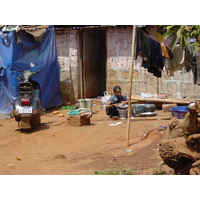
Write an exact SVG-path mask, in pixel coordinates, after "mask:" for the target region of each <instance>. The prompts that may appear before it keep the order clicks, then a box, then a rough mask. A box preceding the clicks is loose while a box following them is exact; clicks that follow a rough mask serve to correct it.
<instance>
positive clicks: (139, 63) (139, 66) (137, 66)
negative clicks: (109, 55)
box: [134, 55, 143, 71]
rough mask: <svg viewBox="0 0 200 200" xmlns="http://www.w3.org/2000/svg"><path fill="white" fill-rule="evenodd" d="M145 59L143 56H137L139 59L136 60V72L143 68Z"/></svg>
mask: <svg viewBox="0 0 200 200" xmlns="http://www.w3.org/2000/svg"><path fill="white" fill-rule="evenodd" d="M142 62H143V58H142V56H141V55H138V56H137V59H136V60H134V70H138V71H139V70H140V69H141V67H142Z"/></svg>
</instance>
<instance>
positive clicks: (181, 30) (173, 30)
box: [164, 25, 200, 51]
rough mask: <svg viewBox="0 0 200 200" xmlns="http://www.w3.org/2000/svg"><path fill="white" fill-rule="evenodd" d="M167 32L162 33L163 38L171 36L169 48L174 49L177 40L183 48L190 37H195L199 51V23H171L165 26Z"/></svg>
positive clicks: (195, 44)
mask: <svg viewBox="0 0 200 200" xmlns="http://www.w3.org/2000/svg"><path fill="white" fill-rule="evenodd" d="M165 29H166V30H167V32H166V33H165V34H164V40H166V39H167V38H168V37H170V36H173V40H172V43H171V49H174V47H175V46H176V44H177V42H178V41H179V42H180V47H181V48H184V47H185V45H186V44H188V43H189V39H190V38H195V41H196V42H195V43H194V44H193V45H194V46H195V47H196V50H197V51H200V25H171V26H166V27H165Z"/></svg>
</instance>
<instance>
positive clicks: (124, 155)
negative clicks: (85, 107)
mask: <svg viewBox="0 0 200 200" xmlns="http://www.w3.org/2000/svg"><path fill="white" fill-rule="evenodd" d="M101 107H102V105H101V102H98V101H97V102H96V103H95V104H94V106H93V115H92V118H91V120H90V121H91V124H90V125H87V126H81V127H73V126H68V125H67V123H66V118H67V116H68V114H67V112H68V111H69V110H61V109H60V108H55V109H50V110H48V111H47V112H46V114H45V115H43V116H42V118H41V122H42V123H41V126H39V127H37V128H36V129H34V130H31V131H30V132H22V131H20V129H19V128H18V125H17V122H16V121H15V119H14V118H10V119H2V120H0V132H1V134H0V152H1V162H0V174H1V175H88V174H90V173H93V172H94V170H105V169H108V168H112V167H114V166H116V165H119V166H126V167H127V168H131V169H136V170H137V171H138V172H137V174H138V175H151V174H153V169H155V168H156V169H157V167H158V163H160V162H162V159H161V158H160V156H159V153H158V145H159V142H160V141H161V139H162V138H163V134H164V133H165V130H166V129H165V127H162V126H167V125H168V122H169V120H139V117H137V116H136V117H135V118H134V119H131V123H130V139H129V146H128V147H127V144H126V130H127V120H126V119H123V120H120V119H119V120H115V121H114V120H112V119H110V118H109V117H108V116H107V115H106V114H105V110H104V109H103V108H101ZM55 110H58V111H59V114H61V113H63V114H64V117H59V115H58V114H55V115H53V111H55ZM159 116H170V113H163V112H162V111H161V110H158V111H157V117H159ZM152 119H153V117H152ZM116 122H122V124H119V125H116V126H109V125H110V124H113V123H116ZM127 151H129V152H127ZM163 169H165V170H169V171H170V168H168V167H167V166H165V165H163Z"/></svg>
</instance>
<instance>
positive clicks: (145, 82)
mask: <svg viewBox="0 0 200 200" xmlns="http://www.w3.org/2000/svg"><path fill="white" fill-rule="evenodd" d="M106 45H107V87H106V88H107V91H108V92H109V93H113V87H114V86H115V85H119V86H120V87H121V89H122V92H123V94H124V95H128V92H129V81H130V80H129V71H130V65H131V46H132V26H127V27H126V28H124V27H121V28H119V27H113V28H108V29H107V41H106ZM132 81H133V85H132V95H139V94H140V93H150V94H155V93H157V92H158V79H157V77H155V76H153V75H152V74H151V73H149V72H147V71H146V70H145V69H144V68H143V67H141V68H140V69H138V70H134V71H133V80H132Z"/></svg>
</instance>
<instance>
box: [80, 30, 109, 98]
mask: <svg viewBox="0 0 200 200" xmlns="http://www.w3.org/2000/svg"><path fill="white" fill-rule="evenodd" d="M82 40H83V41H82V45H83V49H82V54H83V55H82V61H83V63H82V66H83V71H82V72H83V97H84V98H96V97H98V96H102V95H103V91H105V90H106V66H105V65H106V45H105V31H104V30H84V31H83V35H82Z"/></svg>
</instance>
